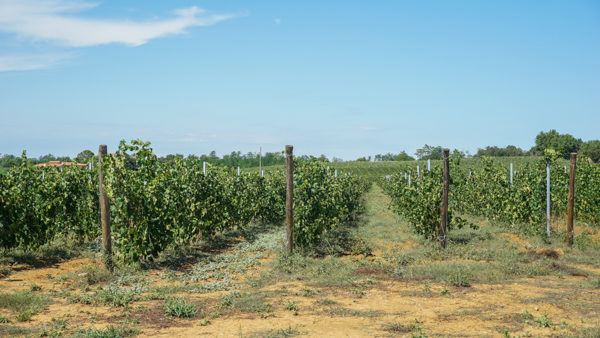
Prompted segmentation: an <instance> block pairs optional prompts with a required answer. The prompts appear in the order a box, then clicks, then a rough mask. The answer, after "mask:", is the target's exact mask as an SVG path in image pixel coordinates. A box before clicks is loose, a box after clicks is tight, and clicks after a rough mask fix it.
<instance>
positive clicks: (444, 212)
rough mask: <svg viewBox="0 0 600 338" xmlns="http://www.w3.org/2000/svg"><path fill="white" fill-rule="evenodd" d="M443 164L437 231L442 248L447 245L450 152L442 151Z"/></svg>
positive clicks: (447, 150)
mask: <svg viewBox="0 0 600 338" xmlns="http://www.w3.org/2000/svg"><path fill="white" fill-rule="evenodd" d="M442 156H443V159H442V160H443V163H442V170H443V183H442V203H441V206H440V229H439V234H438V235H439V236H438V237H439V240H440V244H441V246H442V248H445V247H446V245H447V244H448V190H449V188H450V163H449V157H450V150H449V149H444V150H443V151H442Z"/></svg>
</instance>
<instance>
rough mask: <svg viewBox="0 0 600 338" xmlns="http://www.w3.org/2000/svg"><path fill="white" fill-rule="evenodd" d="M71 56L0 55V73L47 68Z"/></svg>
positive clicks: (64, 54)
mask: <svg viewBox="0 0 600 338" xmlns="http://www.w3.org/2000/svg"><path fill="white" fill-rule="evenodd" d="M71 56H72V55H71V54H70V53H57V54H51V53H49V54H25V55H24V54H19V55H0V72H10V71H24V70H36V69H44V68H49V67H51V66H54V65H56V64H59V63H61V62H63V61H64V60H66V59H68V58H70V57H71Z"/></svg>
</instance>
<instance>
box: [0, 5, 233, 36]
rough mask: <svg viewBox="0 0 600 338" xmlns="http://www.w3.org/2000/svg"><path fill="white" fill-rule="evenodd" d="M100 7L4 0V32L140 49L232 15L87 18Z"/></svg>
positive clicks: (197, 11) (185, 12)
mask: <svg viewBox="0 0 600 338" xmlns="http://www.w3.org/2000/svg"><path fill="white" fill-rule="evenodd" d="M96 6H97V4H95V3H90V2H87V1H80V0H72V1H67V0H38V1H33V0H0V30H1V31H4V32H7V33H13V34H17V35H19V36H22V37H27V38H31V39H34V40H43V41H50V42H54V43H58V44H61V45H65V46H70V47H85V46H96V45H103V44H110V43H120V44H125V45H130V46H139V45H143V44H145V43H147V42H148V41H150V40H152V39H156V38H160V37H164V36H167V35H173V34H181V33H184V32H185V30H186V29H187V28H190V27H194V26H209V25H213V24H216V23H218V22H220V21H223V20H227V19H230V18H232V17H234V16H235V15H232V14H210V13H208V12H207V11H205V10H204V9H202V8H198V7H189V8H184V9H178V10H175V11H173V14H172V15H171V17H170V18H165V19H156V20H145V21H142V20H137V21H135V20H124V19H122V20H117V19H97V18H90V17H84V16H83V15H82V12H84V11H86V10H89V9H91V8H94V7H96Z"/></svg>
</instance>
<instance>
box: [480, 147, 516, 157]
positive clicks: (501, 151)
mask: <svg viewBox="0 0 600 338" xmlns="http://www.w3.org/2000/svg"><path fill="white" fill-rule="evenodd" d="M524 155H526V152H525V151H524V150H523V149H521V148H519V147H516V146H513V145H509V146H506V147H504V148H502V147H496V146H488V147H485V148H483V149H481V148H480V149H478V150H477V154H476V155H475V156H490V157H503V156H524Z"/></svg>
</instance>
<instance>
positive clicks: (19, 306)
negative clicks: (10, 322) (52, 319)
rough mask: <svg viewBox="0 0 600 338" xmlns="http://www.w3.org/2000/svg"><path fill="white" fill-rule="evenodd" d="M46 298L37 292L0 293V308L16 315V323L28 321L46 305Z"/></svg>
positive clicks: (47, 301)
mask: <svg viewBox="0 0 600 338" xmlns="http://www.w3.org/2000/svg"><path fill="white" fill-rule="evenodd" d="M48 303H49V300H48V298H47V297H45V296H43V295H41V294H39V293H37V292H30V291H26V292H17V293H0V308H3V309H7V310H10V311H11V312H13V313H14V314H16V319H17V321H20V322H25V321H29V320H30V319H31V317H32V316H34V315H36V314H38V313H40V312H41V311H43V310H44V309H45V308H46V306H47V305H48Z"/></svg>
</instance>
